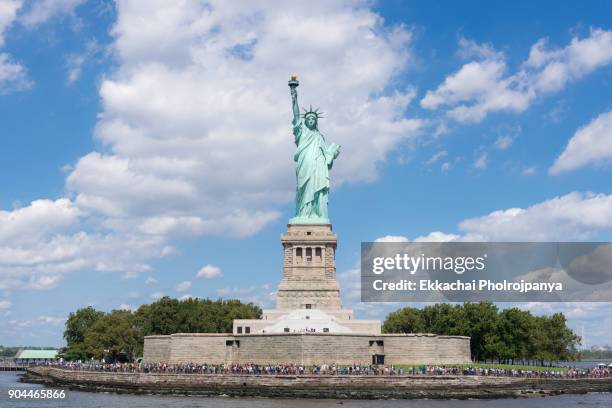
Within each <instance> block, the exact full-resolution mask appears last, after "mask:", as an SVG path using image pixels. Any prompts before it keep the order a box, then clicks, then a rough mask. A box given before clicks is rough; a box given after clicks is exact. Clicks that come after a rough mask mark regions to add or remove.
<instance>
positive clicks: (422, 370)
mask: <svg viewBox="0 0 612 408" xmlns="http://www.w3.org/2000/svg"><path fill="white" fill-rule="evenodd" d="M46 365H50V366H55V367H60V368H65V369H70V370H90V371H102V372H124V373H175V374H226V375H229V374H232V375H386V376H397V375H400V376H401V375H409V376H460V375H470V376H494V377H530V378H531V377H533V378H587V377H588V378H598V377H612V367H591V368H578V367H569V368H567V369H566V370H565V369H564V370H561V369H559V368H554V367H551V368H548V369H545V370H541V369H538V370H536V369H514V368H485V367H457V366H449V367H446V366H436V365H423V366H408V367H405V366H401V367H396V366H393V365H392V366H380V365H361V364H353V365H348V366H340V365H335V364H331V365H328V364H322V365H312V366H305V365H299V364H206V363H204V364H202V363H179V364H167V363H162V362H160V363H142V362H141V363H112V364H111V363H103V362H73V361H60V362H53V363H46Z"/></svg>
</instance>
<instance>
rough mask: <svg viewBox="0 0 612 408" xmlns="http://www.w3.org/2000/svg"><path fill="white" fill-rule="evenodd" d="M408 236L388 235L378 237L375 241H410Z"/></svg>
mask: <svg viewBox="0 0 612 408" xmlns="http://www.w3.org/2000/svg"><path fill="white" fill-rule="evenodd" d="M409 241H410V240H409V239H408V238H407V237H404V236H402V235H386V236H384V237H380V238H376V239H375V240H374V242H409Z"/></svg>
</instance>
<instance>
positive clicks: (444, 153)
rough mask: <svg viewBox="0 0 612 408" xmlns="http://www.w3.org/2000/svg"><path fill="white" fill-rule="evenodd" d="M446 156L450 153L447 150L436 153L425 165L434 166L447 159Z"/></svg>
mask: <svg viewBox="0 0 612 408" xmlns="http://www.w3.org/2000/svg"><path fill="white" fill-rule="evenodd" d="M446 156H448V152H447V151H446V150H442V151H439V152H436V153H434V154H433V155H432V156H431V157H430V158H429V160H427V161H426V162H425V164H434V163H436V162H437V161H439V160H440V159H443V158H445V157H446Z"/></svg>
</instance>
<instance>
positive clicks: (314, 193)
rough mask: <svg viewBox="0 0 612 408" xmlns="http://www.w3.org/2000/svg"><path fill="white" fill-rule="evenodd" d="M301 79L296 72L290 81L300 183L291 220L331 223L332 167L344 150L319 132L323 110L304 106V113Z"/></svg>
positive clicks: (295, 158)
mask: <svg viewBox="0 0 612 408" xmlns="http://www.w3.org/2000/svg"><path fill="white" fill-rule="evenodd" d="M298 85H299V82H298V81H297V79H296V77H295V76H292V77H291V80H290V81H289V88H290V89H291V102H292V107H293V121H292V125H293V135H294V136H295V145H296V146H297V148H296V151H295V155H294V156H293V160H294V161H295V174H296V178H297V186H296V192H295V217H293V218H292V219H290V220H289V223H290V224H329V223H330V221H329V217H328V215H327V203H328V200H329V171H330V170H331V168H332V164H333V163H334V159H335V158H336V157H338V154H340V146H339V145H338V144H336V143H332V144H329V145H328V144H326V143H325V138H324V137H323V135H322V134H321V132H319V129H318V124H319V118H321V117H322V116H321V112H319V110H318V109H315V110H313V109H312V107H310V109H309V110H304V113H303V114H302V115H300V108H299V106H298V101H297V87H298Z"/></svg>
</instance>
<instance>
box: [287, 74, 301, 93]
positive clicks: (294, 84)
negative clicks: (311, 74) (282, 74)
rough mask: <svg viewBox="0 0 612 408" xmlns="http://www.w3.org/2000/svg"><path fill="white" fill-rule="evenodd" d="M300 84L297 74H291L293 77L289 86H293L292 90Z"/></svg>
mask: <svg viewBox="0 0 612 408" xmlns="http://www.w3.org/2000/svg"><path fill="white" fill-rule="evenodd" d="M298 86H300V82H299V81H298V80H297V76H295V75H291V79H290V80H289V88H291V90H294V89H295V88H297V87H298Z"/></svg>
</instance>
